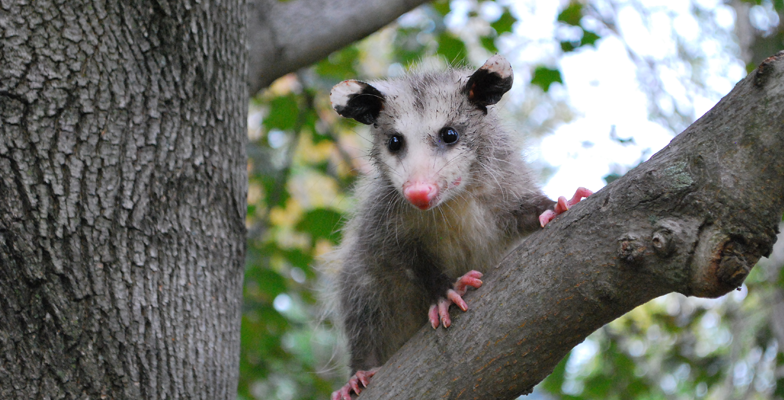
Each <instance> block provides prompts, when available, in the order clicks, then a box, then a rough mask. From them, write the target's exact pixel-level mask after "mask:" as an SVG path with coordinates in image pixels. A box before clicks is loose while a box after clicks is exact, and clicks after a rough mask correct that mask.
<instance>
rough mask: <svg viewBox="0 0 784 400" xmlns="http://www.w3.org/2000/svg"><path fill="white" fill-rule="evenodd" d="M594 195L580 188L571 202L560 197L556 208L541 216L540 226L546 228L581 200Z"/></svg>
mask: <svg viewBox="0 0 784 400" xmlns="http://www.w3.org/2000/svg"><path fill="white" fill-rule="evenodd" d="M592 194H593V192H592V191H590V190H588V189H586V188H584V187H579V188H577V190H576V191H575V192H574V196H572V199H571V200H566V197H564V196H561V197H559V198H558V202H557V203H555V207H554V209H553V210H547V211H545V212H543V213H542V215H540V216H539V224H541V225H542V228H544V226H545V225H547V224H548V223H549V222H550V221H552V220H554V219H555V217H556V216H557V215H559V214H563V213H564V212H566V211H567V210H569V209H570V208H571V207H572V206H573V205H575V204H577V203H579V202H580V200H582V199H583V198H585V197H588V196H590V195H592Z"/></svg>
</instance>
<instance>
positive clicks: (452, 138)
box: [439, 127, 460, 144]
mask: <svg viewBox="0 0 784 400" xmlns="http://www.w3.org/2000/svg"><path fill="white" fill-rule="evenodd" d="M439 134H440V135H441V140H443V141H444V143H446V144H453V143H455V142H457V139H460V134H458V133H457V131H456V130H454V129H452V128H449V127H447V128H444V129H441V132H440V133H439Z"/></svg>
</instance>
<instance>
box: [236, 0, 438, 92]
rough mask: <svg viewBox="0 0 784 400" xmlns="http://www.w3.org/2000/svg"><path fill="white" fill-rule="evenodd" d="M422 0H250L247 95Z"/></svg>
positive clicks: (371, 29)
mask: <svg viewBox="0 0 784 400" xmlns="http://www.w3.org/2000/svg"><path fill="white" fill-rule="evenodd" d="M423 3H425V0H363V1H355V0H292V1H285V2H284V1H279V0H252V1H250V3H249V4H248V6H249V7H248V10H249V13H250V14H249V21H248V24H249V29H248V41H249V47H250V62H249V64H248V72H249V73H248V78H249V85H250V93H251V94H253V93H256V92H258V91H259V90H261V89H262V88H264V87H266V86H267V85H269V84H270V83H272V81H274V80H275V79H277V78H279V77H281V76H283V75H285V74H287V73H289V72H291V71H296V70H297V69H299V68H302V67H305V66H308V65H310V64H312V63H314V62H316V61H318V60H320V59H322V58H324V57H326V56H327V55H329V53H331V52H333V51H335V50H338V49H340V48H342V47H344V46H346V45H348V44H349V43H351V42H354V41H357V40H359V39H362V38H363V37H365V36H367V35H370V34H371V33H373V32H375V31H377V30H379V29H381V28H382V27H383V26H384V25H386V24H388V23H390V22H392V21H394V20H395V18H397V17H399V16H400V15H402V14H403V13H405V12H407V11H410V10H411V9H413V8H415V7H417V6H419V5H421V4H423Z"/></svg>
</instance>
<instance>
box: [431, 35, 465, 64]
mask: <svg viewBox="0 0 784 400" xmlns="http://www.w3.org/2000/svg"><path fill="white" fill-rule="evenodd" d="M437 53H438V54H440V55H442V56H444V57H445V58H446V60H447V61H449V62H450V63H457V64H459V63H460V61H462V60H463V59H465V57H466V55H467V54H468V52H467V51H466V46H465V43H463V41H462V40H460V39H459V38H457V37H455V36H454V35H452V34H451V33H449V32H444V33H442V34H441V35H440V36H439V37H438V51H437Z"/></svg>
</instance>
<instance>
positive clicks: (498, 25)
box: [490, 10, 517, 36]
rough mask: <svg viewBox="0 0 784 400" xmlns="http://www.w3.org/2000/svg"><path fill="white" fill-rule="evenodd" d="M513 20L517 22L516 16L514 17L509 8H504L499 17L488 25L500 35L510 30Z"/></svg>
mask: <svg viewBox="0 0 784 400" xmlns="http://www.w3.org/2000/svg"><path fill="white" fill-rule="evenodd" d="M515 22H517V18H515V17H514V15H512V13H510V12H509V10H506V11H505V12H504V13H503V14H501V17H500V18H498V20H496V21H495V22H493V23H492V24H490V26H491V27H493V29H495V31H496V32H498V35H499V36H500V35H501V34H502V33H506V32H511V31H512V27H513V26H514V23H515Z"/></svg>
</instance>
